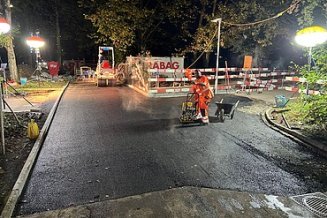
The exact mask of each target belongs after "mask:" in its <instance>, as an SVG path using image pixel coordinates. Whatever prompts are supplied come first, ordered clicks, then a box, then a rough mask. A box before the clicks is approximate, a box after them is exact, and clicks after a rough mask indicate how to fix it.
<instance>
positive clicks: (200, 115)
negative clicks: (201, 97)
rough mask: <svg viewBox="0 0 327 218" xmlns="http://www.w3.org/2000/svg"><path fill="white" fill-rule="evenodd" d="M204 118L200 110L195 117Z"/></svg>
mask: <svg viewBox="0 0 327 218" xmlns="http://www.w3.org/2000/svg"><path fill="white" fill-rule="evenodd" d="M202 118H203V117H202V114H201V112H199V113H198V115H197V116H196V118H195V119H197V120H199V119H202Z"/></svg>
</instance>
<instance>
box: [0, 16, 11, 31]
mask: <svg viewBox="0 0 327 218" xmlns="http://www.w3.org/2000/svg"><path fill="white" fill-rule="evenodd" d="M9 30H10V25H9V23H8V22H7V20H6V19H5V18H3V17H0V34H3V33H8V32H9Z"/></svg>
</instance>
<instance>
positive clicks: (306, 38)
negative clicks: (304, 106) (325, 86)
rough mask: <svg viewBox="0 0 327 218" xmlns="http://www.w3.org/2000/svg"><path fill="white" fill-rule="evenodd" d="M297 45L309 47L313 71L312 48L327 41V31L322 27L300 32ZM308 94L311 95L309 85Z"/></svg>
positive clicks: (309, 28) (309, 59)
mask: <svg viewBox="0 0 327 218" xmlns="http://www.w3.org/2000/svg"><path fill="white" fill-rule="evenodd" d="M295 41H296V43H297V44H299V45H301V46H304V47H308V48H309V55H308V65H309V66H308V68H309V71H310V69H311V58H312V47H314V46H316V45H319V44H322V43H324V42H325V41H327V30H326V29H325V28H323V27H321V26H310V27H306V28H304V29H301V30H299V31H298V32H297V33H296V35H295ZM306 89H307V90H306V92H307V94H309V84H308V83H307V85H306Z"/></svg>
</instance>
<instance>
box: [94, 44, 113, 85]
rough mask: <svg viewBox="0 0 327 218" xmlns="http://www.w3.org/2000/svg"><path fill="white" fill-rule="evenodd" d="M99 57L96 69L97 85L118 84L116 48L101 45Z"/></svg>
mask: <svg viewBox="0 0 327 218" xmlns="http://www.w3.org/2000/svg"><path fill="white" fill-rule="evenodd" d="M98 57H99V58H98V64H97V69H96V71H95V77H96V84H97V86H98V87H99V86H114V85H115V84H116V72H115V54H114V48H113V47H108V46H99V54H98Z"/></svg>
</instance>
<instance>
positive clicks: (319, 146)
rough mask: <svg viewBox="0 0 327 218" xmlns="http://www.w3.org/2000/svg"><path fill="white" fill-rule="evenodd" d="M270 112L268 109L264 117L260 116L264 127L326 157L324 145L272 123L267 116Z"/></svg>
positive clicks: (326, 149) (326, 147) (326, 150)
mask: <svg viewBox="0 0 327 218" xmlns="http://www.w3.org/2000/svg"><path fill="white" fill-rule="evenodd" d="M271 112H272V109H268V110H266V111H265V113H264V115H263V114H261V119H262V120H263V121H264V123H265V124H266V125H268V126H269V127H270V128H272V129H274V130H276V131H278V132H280V133H282V134H283V135H285V136H287V137H289V138H291V139H292V140H294V141H296V142H297V143H300V144H303V145H305V146H307V147H309V148H313V149H316V150H317V151H318V152H319V154H321V155H322V156H324V157H327V146H325V145H324V144H322V143H320V142H318V141H316V140H313V139H309V138H307V137H306V136H305V135H303V134H301V133H299V132H296V131H293V130H290V129H288V128H285V127H284V126H282V125H279V124H277V123H274V122H273V121H272V120H271V118H270V116H269V114H270V113H271Z"/></svg>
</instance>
